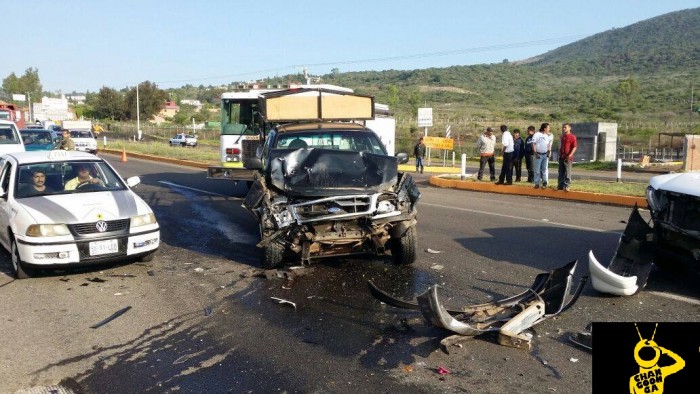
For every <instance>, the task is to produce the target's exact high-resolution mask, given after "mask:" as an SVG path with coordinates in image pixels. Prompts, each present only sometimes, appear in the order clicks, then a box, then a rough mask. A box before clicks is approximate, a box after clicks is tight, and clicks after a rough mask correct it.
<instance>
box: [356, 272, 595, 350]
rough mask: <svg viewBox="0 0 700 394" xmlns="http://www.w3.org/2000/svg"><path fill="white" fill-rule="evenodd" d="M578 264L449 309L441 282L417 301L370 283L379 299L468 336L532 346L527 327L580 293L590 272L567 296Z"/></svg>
mask: <svg viewBox="0 0 700 394" xmlns="http://www.w3.org/2000/svg"><path fill="white" fill-rule="evenodd" d="M576 264H577V261H576V260H574V261H572V262H569V263H568V264H566V265H564V266H562V267H560V268H557V269H554V270H551V271H549V272H548V273H541V274H538V275H537V276H536V277H535V280H534V282H533V284H532V286H530V288H529V289H527V290H525V291H523V292H522V293H520V294H517V295H514V296H512V297H507V298H503V299H501V300H498V301H493V302H488V303H483V304H477V305H470V306H466V307H462V308H460V309H447V308H445V307H444V306H443V305H442V303H441V302H440V300H439V297H438V288H439V287H440V286H438V285H433V286H430V287H429V288H428V290H427V291H425V292H424V293H423V294H421V295H419V296H418V297H417V298H416V300H417V302H408V301H402V300H399V299H396V298H395V297H392V296H391V295H389V294H387V293H386V292H384V291H382V290H380V289H379V288H378V287H376V286H375V285H374V283H372V281H368V282H367V284H368V286H369V289H370V292H371V293H372V295H373V296H374V297H375V298H376V299H378V300H379V301H381V302H384V303H386V304H388V305H391V306H393V307H397V308H404V309H412V310H420V311H421V313H422V314H423V318H424V319H425V320H427V321H428V322H430V323H432V324H433V325H434V326H436V327H440V328H444V329H447V330H450V331H452V332H454V333H456V334H459V335H463V336H469V337H473V336H477V335H481V334H484V333H487V332H498V343H500V344H501V345H504V346H510V347H515V348H519V349H529V348H530V345H531V340H532V334H530V333H526V332H525V331H526V330H527V329H529V328H531V327H532V326H534V325H536V324H539V323H541V322H542V321H544V320H546V319H549V318H551V317H554V316H557V315H559V314H561V313H562V312H564V311H565V310H567V309H569V308H570V307H571V306H572V305H573V304H574V303H575V302H576V300H577V299H578V297H579V296H580V295H581V292H582V291H583V287H584V285H585V284H586V281H587V280H588V277H587V276H584V277H582V278H581V280H580V282H579V284H578V287H577V288H576V290H575V291H574V292H573V294H572V296H571V298H570V299H569V300H568V301H567V300H566V298H567V296H569V293H570V290H571V283H572V276H573V274H574V271H575V270H576Z"/></svg>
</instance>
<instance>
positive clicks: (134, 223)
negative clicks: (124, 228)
mask: <svg viewBox="0 0 700 394" xmlns="http://www.w3.org/2000/svg"><path fill="white" fill-rule="evenodd" d="M155 223H156V215H155V214H153V212H151V213H147V214H144V215H138V216H132V217H131V228H134V227H141V226H147V225H149V224H155Z"/></svg>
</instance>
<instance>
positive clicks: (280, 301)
mask: <svg viewBox="0 0 700 394" xmlns="http://www.w3.org/2000/svg"><path fill="white" fill-rule="evenodd" d="M270 299H272V300H273V301H276V302H277V303H278V304H286V305H290V306H291V307H292V308H294V309H297V304H295V303H293V302H292V301H289V300H285V299H282V298H277V297H270Z"/></svg>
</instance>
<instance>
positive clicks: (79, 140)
mask: <svg viewBox="0 0 700 394" xmlns="http://www.w3.org/2000/svg"><path fill="white" fill-rule="evenodd" d="M70 138H72V139H73V142H74V143H75V150H78V151H81V152H90V153H92V154H93V155H96V154H97V140H96V139H95V135H94V134H92V131H90V130H70Z"/></svg>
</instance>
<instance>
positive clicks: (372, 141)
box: [276, 131, 386, 155]
mask: <svg viewBox="0 0 700 394" xmlns="http://www.w3.org/2000/svg"><path fill="white" fill-rule="evenodd" d="M276 148H277V149H299V148H318V149H333V150H345V151H353V152H365V153H373V154H376V155H386V152H385V151H384V147H383V146H382V144H381V142H379V139H378V138H377V136H376V135H375V134H374V133H371V132H369V133H365V132H362V133H359V132H356V131H355V132H352V131H336V132H318V133H285V134H282V135H280V137H279V138H278V139H277V144H276Z"/></svg>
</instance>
